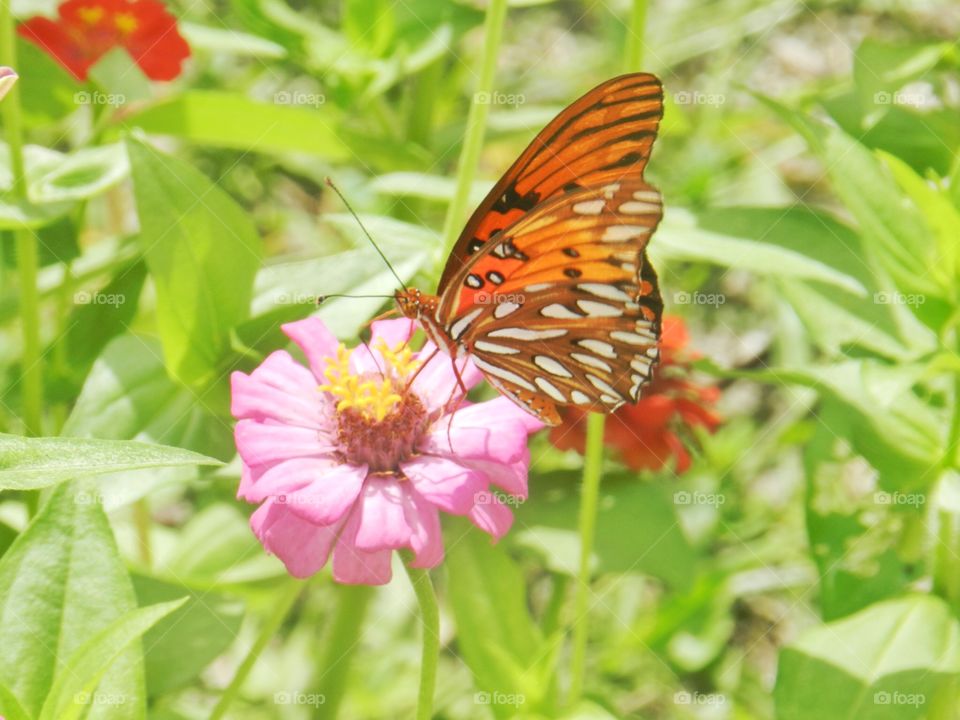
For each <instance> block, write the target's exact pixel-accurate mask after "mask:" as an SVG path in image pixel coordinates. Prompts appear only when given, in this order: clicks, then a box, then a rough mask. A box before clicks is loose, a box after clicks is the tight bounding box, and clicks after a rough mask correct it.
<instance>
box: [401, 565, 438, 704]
mask: <svg viewBox="0 0 960 720" xmlns="http://www.w3.org/2000/svg"><path fill="white" fill-rule="evenodd" d="M404 567H405V568H406V569H407V575H409V576H410V584H411V585H413V591H414V592H415V593H416V595H417V602H418V603H419V604H420V621H421V623H422V625H423V651H422V652H421V655H420V691H419V693H418V695H417V714H416V719H417V720H430V718H431V717H433V693H434V690H435V689H436V687H437V664H438V663H439V661H440V609H439V607H438V606H437V596H436V593H434V590H433V583H432V582H431V581H430V573H429V571H427V570H421V569H419V568H412V567H410V563H409V562H406V563H404Z"/></svg>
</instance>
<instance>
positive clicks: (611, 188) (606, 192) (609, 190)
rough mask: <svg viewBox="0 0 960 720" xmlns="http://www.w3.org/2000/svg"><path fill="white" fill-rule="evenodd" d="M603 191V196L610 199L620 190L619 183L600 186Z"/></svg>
mask: <svg viewBox="0 0 960 720" xmlns="http://www.w3.org/2000/svg"><path fill="white" fill-rule="evenodd" d="M600 189H601V190H602V191H603V196H604V197H605V198H606V199H607V200H610V199H612V198H613V196H614V195H616V194H617V193H618V192H619V191H620V183H610V184H609V185H604V186H603V187H602V188H600Z"/></svg>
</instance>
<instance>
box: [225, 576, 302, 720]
mask: <svg viewBox="0 0 960 720" xmlns="http://www.w3.org/2000/svg"><path fill="white" fill-rule="evenodd" d="M304 585H305V583H304V582H303V581H301V580H290V581H289V584H288V585H287V586H286V587H285V588H284V589H283V592H282V593H281V594H280V597H278V598H277V600H276V602H275V603H274V605H273V613H272V614H271V615H270V616H269V617H268V618H267V619H266V620H265V621H264V623H263V626H262V627H261V628H260V634H259V635H258V636H257V639H256V640H255V641H254V643H253V645H252V646H251V647H250V650H249V651H247V656H246V657H245V658H244V659H243V662H242V663H240V667H238V668H237V672H236V674H235V675H234V676H233V679H232V680H231V681H230V684H229V685H228V686H227V689H226V690H224V691H223V695H221V696H220V701H219V702H218V703H217V705H216V707H214V708H213V712H211V713H210V720H220V718H222V717H223V716H224V715H226V713H227V710H228V709H229V708H230V705H231V704H232V703H233V701H234V700H236V699H237V695H239V694H240V688H241V687H242V686H243V683H244V681H245V680H246V679H247V676H248V675H249V674H250V671H251V670H253V666H254V665H256V664H257V660H258V659H259V657H260V653H262V652H263V649H264V648H265V647H266V646H267V643H269V642H270V641H271V640H272V639H273V636H274V635H276V632H277V630H278V629H279V628H280V625H281V623H283V621H284V619H285V618H286V617H287V614H288V613H289V612H290V608H292V607H293V603H294V602H296V600H297V598H298V597H300V593H301V592H302V591H303V588H304Z"/></svg>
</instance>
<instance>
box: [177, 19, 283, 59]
mask: <svg viewBox="0 0 960 720" xmlns="http://www.w3.org/2000/svg"><path fill="white" fill-rule="evenodd" d="M177 27H178V28H179V30H180V34H181V35H183V37H184V39H185V40H186V41H187V43H188V44H189V45H190V49H191V50H193V51H205V52H209V53H223V54H228V55H241V56H245V57H254V58H266V59H269V60H280V59H283V58H285V57H286V56H287V50H286V48H284V47H283V46H282V45H278V44H277V43H275V42H271V41H269V40H267V39H266V38H262V37H260V36H258V35H251V34H250V33H245V32H240V31H239V30H234V29H233V28H214V27H207V26H206V25H199V24H197V23H192V22H186V21H183V20H181V21H180V22H179V23H178V24H177Z"/></svg>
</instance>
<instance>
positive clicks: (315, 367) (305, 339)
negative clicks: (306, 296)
mask: <svg viewBox="0 0 960 720" xmlns="http://www.w3.org/2000/svg"><path fill="white" fill-rule="evenodd" d="M280 327H281V328H282V329H283V332H285V333H286V334H287V337H289V338H290V339H291V340H293V341H294V342H295V343H296V344H297V345H299V346H300V349H301V350H303V354H304V355H306V356H307V361H308V362H309V363H310V370H312V371H313V375H314V377H315V378H316V379H317V381H318V382H320V383H324V382H326V381H327V380H326V378H325V377H324V375H323V371H324V370H325V369H326V367H327V363H328V362H329V361H330V359H331V358H336V357H337V347H339V345H340V343H339V341H338V340H337V338H336V337H335V336H334V334H333V333H332V332H330V330H329V329H328V328H327V326H326V324H324V322H323V320H321V319H320V318H318V317H308V318H305V319H303V320H298V321H297V322H292V323H287V324H286V325H281V326H280Z"/></svg>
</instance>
